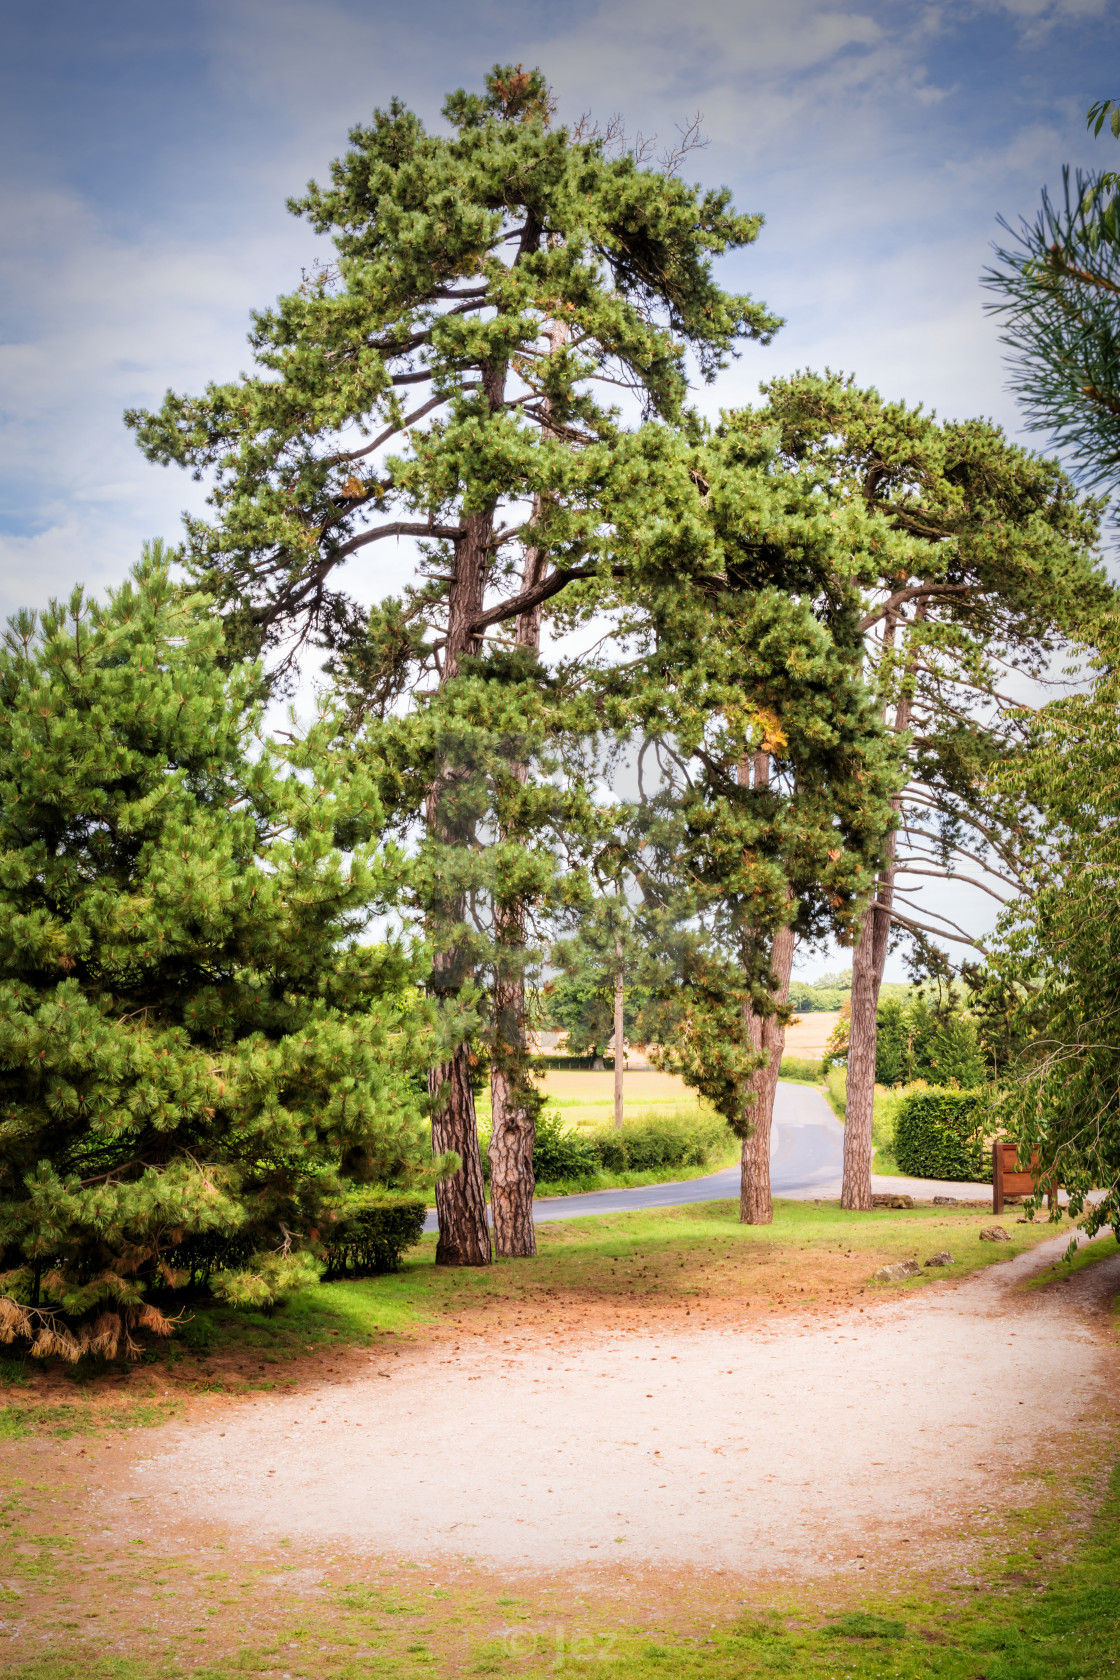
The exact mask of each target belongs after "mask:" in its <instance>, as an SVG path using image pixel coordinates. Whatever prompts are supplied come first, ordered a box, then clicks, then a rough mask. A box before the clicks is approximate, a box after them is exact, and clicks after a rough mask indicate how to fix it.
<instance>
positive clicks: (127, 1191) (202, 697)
mask: <svg viewBox="0 0 1120 1680" xmlns="http://www.w3.org/2000/svg"><path fill="white" fill-rule="evenodd" d="M259 689H260V670H259V668H258V667H256V666H254V665H252V664H248V663H245V662H242V661H230V660H229V659H228V658H226V657H225V655H224V650H223V641H222V628H221V622H220V620H219V619H218V618H217V617H216V616H215V615H214V613H213V610H212V604H211V603H210V602H209V601H208V600H207V599H206V597H204V596H202V595H198V594H194V595H186V594H184V593H183V592H182V591H181V590H180V589H179V588H178V587H177V586H175V585H174V584H173V583H172V582H171V581H170V578H169V568H168V563H167V559H166V557H165V556H164V555H163V554H162V552H161V551H160V549H159V547H158V545H157V546H155V547H154V548H153V549H152V550H151V551H150V552H149V553H147V554H146V556H145V559H144V560H143V561H142V562H141V563H140V564H139V565H138V566H137V567H136V568H135V570H134V572H133V574H132V578H131V581H129V582H128V583H126V584H124V585H122V587H121V588H119V589H117V590H115V591H114V592H112V593H111V594H110V596H109V598H108V601H107V602H106V603H105V604H104V605H102V604H99V603H98V602H97V601H95V600H91V599H87V598H86V596H85V595H84V594H83V592H82V590H81V589H77V590H75V591H74V593H73V595H72V596H71V597H70V599H69V601H68V602H66V603H63V604H59V603H52V605H51V606H50V607H49V608H48V609H47V610H46V611H45V612H44V613H43V614H42V615H41V616H40V617H38V618H37V617H36V615H35V614H32V613H21V614H20V615H19V616H18V618H16V619H14V620H13V621H12V622H11V624H10V626H9V629H8V631H7V634H6V636H5V637H4V642H3V647H2V649H0V1269H2V1271H3V1278H2V1287H3V1288H4V1289H6V1290H7V1291H8V1294H9V1305H8V1308H7V1319H8V1325H9V1329H10V1328H11V1326H12V1324H13V1323H15V1324H16V1325H17V1327H18V1326H22V1327H23V1329H25V1330H26V1329H28V1328H29V1327H30V1328H32V1329H37V1331H38V1332H40V1334H39V1340H38V1342H37V1351H39V1352H49V1351H52V1350H53V1349H55V1348H57V1349H59V1350H60V1351H63V1352H68V1353H69V1354H70V1355H71V1356H75V1355H76V1353H77V1352H78V1351H81V1350H82V1349H83V1348H86V1347H92V1348H94V1349H96V1350H99V1351H115V1349H116V1348H117V1347H118V1345H122V1344H123V1345H129V1344H131V1342H132V1340H133V1338H132V1333H131V1327H134V1326H135V1324H136V1323H140V1324H142V1325H143V1324H146V1325H148V1326H149V1327H151V1328H156V1329H159V1328H164V1329H166V1328H167V1326H166V1324H165V1323H164V1321H163V1320H162V1318H161V1316H160V1314H159V1313H158V1311H157V1310H156V1309H155V1307H154V1306H153V1305H152V1303H151V1302H150V1301H149V1300H148V1299H147V1297H148V1295H149V1292H150V1291H151V1290H152V1289H153V1288H154V1287H155V1288H158V1287H167V1286H174V1285H176V1283H178V1282H179V1281H181V1279H180V1277H179V1275H178V1273H177V1261H176V1256H177V1255H178V1256H182V1255H183V1254H184V1253H189V1251H190V1250H191V1247H192V1244H193V1245H195V1246H197V1245H198V1244H200V1243H201V1244H203V1245H206V1244H210V1245H211V1246H213V1245H214V1244H215V1243H217V1244H219V1245H223V1244H224V1245H226V1246H227V1249H228V1250H229V1251H230V1252H233V1253H235V1254H236V1255H239V1256H240V1262H239V1263H238V1264H235V1265H229V1266H227V1267H226V1268H225V1269H224V1270H220V1271H218V1272H217V1273H216V1274H215V1278H216V1287H217V1288H218V1289H219V1291H220V1292H221V1293H222V1294H223V1295H224V1296H225V1297H226V1298H227V1299H228V1300H230V1301H232V1302H234V1303H250V1304H259V1303H262V1302H267V1301H269V1300H271V1299H274V1298H275V1296H276V1295H277V1294H278V1293H280V1292H282V1291H283V1290H284V1289H285V1288H289V1287H291V1286H292V1284H293V1283H294V1282H297V1281H299V1280H300V1279H301V1278H306V1277H308V1276H314V1275H315V1272H314V1268H313V1265H312V1257H313V1250H314V1246H315V1242H316V1239H317V1235H318V1232H319V1229H320V1228H321V1227H322V1226H323V1224H324V1222H325V1221H329V1220H330V1218H331V1209H332V1206H333V1205H334V1204H335V1203H337V1201H338V1199H339V1197H340V1196H341V1194H342V1193H343V1191H344V1189H345V1187H346V1185H347V1184H350V1183H354V1182H365V1183H383V1184H407V1183H410V1182H420V1183H422V1182H424V1181H425V1179H426V1178H428V1177H430V1175H431V1156H430V1149H429V1147H428V1145H427V1142H426V1138H425V1134H424V1118H423V1107H422V1103H421V1102H420V1100H419V1098H418V1096H417V1095H416V1094H415V1085H416V1079H415V1077H414V1075H415V1074H416V1073H417V1072H418V1071H419V1070H422V1068H423V1066H424V1064H425V1056H426V1055H430V1054H434V1049H432V1048H430V1040H431V1028H430V1026H429V1025H428V1024H427V1021H426V1016H425V1009H424V1006H423V1005H418V1004H417V1002H416V1000H417V997H418V993H417V990H416V982H417V978H418V976H417V974H416V973H415V972H414V968H413V965H412V962H411V960H410V959H409V958H408V956H407V953H406V952H405V951H404V950H403V948H399V947H397V946H394V945H392V944H380V945H363V944H361V943H360V942H359V941H360V940H361V938H362V936H363V930H364V929H365V928H366V926H367V923H368V921H369V919H370V916H371V914H373V913H375V912H377V911H384V910H385V909H387V908H388V907H390V906H391V905H392V904H393V903H394V901H395V900H396V899H397V897H398V896H399V893H400V891H401V888H402V884H403V875H404V860H403V858H402V857H401V856H400V854H399V853H398V852H397V851H396V850H395V849H394V848H392V847H388V848H384V847H382V846H381V844H380V838H379V828H380V820H381V813H380V808H379V805H378V801H377V797H376V793H375V790H374V788H373V785H372V782H371V780H370V778H369V777H368V776H362V775H355V774H353V773H352V772H349V773H345V774H344V773H343V772H342V771H341V770H340V767H339V764H338V762H337V759H336V758H335V756H334V755H332V754H331V752H330V751H329V750H328V737H329V735H330V733H331V732H332V729H333V725H332V724H331V723H330V721H329V720H323V721H322V723H320V724H318V725H316V726H315V727H313V728H312V729H311V730H310V732H309V733H307V734H306V736H305V737H304V738H303V739H302V740H299V741H297V742H294V743H293V744H291V745H290V746H288V747H286V748H283V749H281V748H279V747H277V746H275V745H274V744H272V743H271V742H269V741H268V740H266V739H262V738H261V735H260V725H261V713H260V704H259V699H258V695H259ZM448 1164H449V1165H453V1163H448ZM229 1245H232V1248H230V1246H229ZM20 1303H22V1305H20ZM58 1313H61V1314H63V1315H65V1317H64V1319H59V1318H57V1316H56V1315H57V1314H58ZM13 1315H14V1318H13ZM65 1320H70V1321H77V1322H78V1324H79V1331H78V1332H77V1333H74V1332H73V1331H72V1330H67V1329H66V1328H65Z"/></svg>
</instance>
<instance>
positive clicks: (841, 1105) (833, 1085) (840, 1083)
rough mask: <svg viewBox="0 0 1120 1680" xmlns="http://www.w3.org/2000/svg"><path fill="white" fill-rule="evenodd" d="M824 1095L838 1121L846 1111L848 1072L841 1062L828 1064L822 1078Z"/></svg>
mask: <svg viewBox="0 0 1120 1680" xmlns="http://www.w3.org/2000/svg"><path fill="white" fill-rule="evenodd" d="M824 1082H825V1095H826V1096H827V1097H828V1100H829V1102H830V1103H831V1104H832V1111H833V1113H834V1114H835V1115H836V1118H837V1119H838V1120H843V1118H844V1116H845V1114H846V1113H847V1111H848V1070H847V1068H846V1067H845V1065H844V1063H843V1062H830V1063H829V1065H828V1069H827V1071H826V1073H825V1076H824Z"/></svg>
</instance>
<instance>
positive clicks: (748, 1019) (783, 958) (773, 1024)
mask: <svg viewBox="0 0 1120 1680" xmlns="http://www.w3.org/2000/svg"><path fill="white" fill-rule="evenodd" d="M795 943H796V941H795V938H794V933H793V929H792V928H790V927H784V928H779V929H778V931H777V933H776V934H775V935H774V944H773V948H772V950H771V954H770V966H771V968H772V970H773V972H774V976H775V978H776V980H777V982H778V990H777V992H776V994H775V996H776V999H777V1001H778V1002H779V1003H785V1002H786V1001H787V999H788V998H789V980H790V974H791V972H792V970H793V950H794V945H795ZM743 1025H744V1027H745V1029H746V1033H747V1037H748V1038H749V1040H750V1045H751V1048H752V1050H755V1051H760V1050H765V1051H767V1052H768V1054H769V1057H770V1060H769V1061H768V1062H767V1064H766V1066H765V1067H761V1068H759V1069H758V1070H757V1072H755V1073H754V1074H752V1075H751V1080H750V1086H749V1089H750V1090H751V1091H753V1092H754V1102H753V1104H751V1105H750V1106H749V1107H748V1108H747V1109H746V1110H745V1111H744V1115H745V1118H746V1119H747V1120H749V1122H750V1126H751V1131H750V1135H749V1136H748V1137H745V1138H744V1139H743V1152H742V1168H741V1177H740V1180H739V1223H740V1224H741V1225H769V1224H771V1223H772V1221H773V1218H774V1202H773V1198H772V1196H771V1194H770V1130H771V1127H772V1125H773V1122H774V1097H775V1094H776V1092H777V1089H778V1074H779V1072H780V1071H781V1066H782V1050H783V1049H784V1047H785V1041H786V1029H785V1027H784V1026H783V1025H782V1023H781V1021H779V1019H778V1017H777V1016H776V1015H765V1016H760V1015H756V1014H755V1012H754V1010H753V1009H751V1007H750V1005H749V1004H744V1005H743Z"/></svg>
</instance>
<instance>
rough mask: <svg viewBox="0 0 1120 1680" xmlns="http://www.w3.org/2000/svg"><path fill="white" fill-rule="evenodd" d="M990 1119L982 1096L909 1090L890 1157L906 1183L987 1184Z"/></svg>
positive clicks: (898, 1120) (974, 1093)
mask: <svg viewBox="0 0 1120 1680" xmlns="http://www.w3.org/2000/svg"><path fill="white" fill-rule="evenodd" d="M990 1123H991V1118H990V1113H989V1103H988V1098H987V1094H986V1093H985V1092H984V1091H944V1090H938V1089H936V1088H934V1087H929V1088H927V1089H925V1090H917V1091H911V1092H910V1093H909V1094H908V1095H907V1096H906V1097H904V1098H903V1100H902V1102H901V1103H900V1104H899V1107H898V1112H897V1115H896V1117H895V1124H894V1158H895V1160H896V1162H897V1163H898V1170H899V1172H901V1173H904V1174H906V1175H907V1177H910V1178H941V1179H948V1180H952V1181H954V1182H957V1183H963V1182H966V1181H968V1180H972V1181H973V1182H977V1183H986V1182H988V1181H989V1180H990V1179H991V1176H992V1163H991V1159H990V1156H989V1152H988V1148H987V1141H986V1134H987V1131H988V1129H989V1127H990Z"/></svg>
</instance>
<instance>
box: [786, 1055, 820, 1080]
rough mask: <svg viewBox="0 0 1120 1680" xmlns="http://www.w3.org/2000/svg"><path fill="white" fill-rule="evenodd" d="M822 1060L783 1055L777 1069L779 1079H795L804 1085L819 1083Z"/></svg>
mask: <svg viewBox="0 0 1120 1680" xmlns="http://www.w3.org/2000/svg"><path fill="white" fill-rule="evenodd" d="M824 1074H825V1065H824V1061H823V1060H821V1061H819V1062H813V1061H810V1060H809V1058H808V1057H806V1056H783V1057H782V1065H781V1067H780V1068H779V1069H778V1078H779V1079H795V1080H797V1081H799V1082H800V1083H802V1084H805V1085H819V1084H820V1082H821V1080H822V1079H823V1078H824Z"/></svg>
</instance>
